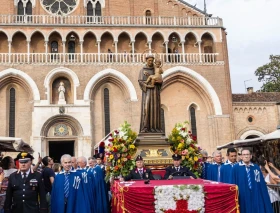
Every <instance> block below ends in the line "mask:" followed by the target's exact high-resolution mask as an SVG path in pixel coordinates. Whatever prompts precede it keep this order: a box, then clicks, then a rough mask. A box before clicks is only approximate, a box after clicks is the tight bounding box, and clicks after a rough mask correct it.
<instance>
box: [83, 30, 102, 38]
mask: <svg viewBox="0 0 280 213" xmlns="http://www.w3.org/2000/svg"><path fill="white" fill-rule="evenodd" d="M88 33H92V34H93V35H94V36H95V38H96V40H100V38H101V37H100V36H99V35H98V34H96V33H95V32H94V31H93V30H87V31H86V32H85V33H84V34H83V35H82V36H81V38H82V40H84V39H85V36H86V35H87V34H88Z"/></svg>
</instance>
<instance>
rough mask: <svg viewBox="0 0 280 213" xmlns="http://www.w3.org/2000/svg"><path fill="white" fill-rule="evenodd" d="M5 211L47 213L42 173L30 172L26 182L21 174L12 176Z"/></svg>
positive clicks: (6, 212)
mask: <svg viewBox="0 0 280 213" xmlns="http://www.w3.org/2000/svg"><path fill="white" fill-rule="evenodd" d="M31 180H32V181H35V183H32V181H31ZM30 181H31V183H30ZM36 181H37V183H36ZM62 187H63V186H62ZM39 198H40V202H39V201H38V199H39ZM39 203H40V204H39ZM4 211H5V213H10V212H13V213H39V212H47V202H46V193H45V188H44V184H43V181H42V177H41V174H40V173H38V172H34V173H31V172H30V173H29V175H28V176H27V178H26V180H25V181H24V180H23V178H22V176H21V173H20V172H19V173H17V172H15V173H13V174H11V175H10V177H9V184H8V188H7V192H6V200H5V204H4Z"/></svg>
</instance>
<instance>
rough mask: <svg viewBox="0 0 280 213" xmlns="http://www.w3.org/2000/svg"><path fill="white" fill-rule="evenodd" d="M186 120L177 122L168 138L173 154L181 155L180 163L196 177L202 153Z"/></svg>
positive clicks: (199, 172) (199, 168) (198, 172)
mask: <svg viewBox="0 0 280 213" xmlns="http://www.w3.org/2000/svg"><path fill="white" fill-rule="evenodd" d="M187 126H188V122H187V121H185V122H184V123H177V124H176V125H175V127H174V128H173V130H172V132H171V134H170V135H169V136H168V140H169V143H170V146H171V149H172V150H173V152H174V153H175V154H179V155H182V165H183V166H186V167H188V168H189V169H190V170H191V171H192V172H193V173H194V174H195V175H196V176H197V177H199V176H200V174H201V168H202V167H201V166H202V165H201V162H202V155H201V153H200V151H201V148H200V147H199V146H198V145H197V138H196V136H194V135H192V133H191V131H188V129H187Z"/></svg>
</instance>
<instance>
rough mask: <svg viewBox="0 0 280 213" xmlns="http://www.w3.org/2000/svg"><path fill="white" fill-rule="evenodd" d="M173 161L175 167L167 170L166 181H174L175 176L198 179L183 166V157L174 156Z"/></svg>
mask: <svg viewBox="0 0 280 213" xmlns="http://www.w3.org/2000/svg"><path fill="white" fill-rule="evenodd" d="M172 159H173V166H169V167H167V168H166V169H165V175H164V179H165V180H172V179H173V177H174V176H189V177H190V178H191V179H195V178H196V176H195V175H194V174H193V173H192V172H191V171H190V170H189V169H188V168H187V167H186V166H181V163H182V156H181V155H178V154H174V155H172Z"/></svg>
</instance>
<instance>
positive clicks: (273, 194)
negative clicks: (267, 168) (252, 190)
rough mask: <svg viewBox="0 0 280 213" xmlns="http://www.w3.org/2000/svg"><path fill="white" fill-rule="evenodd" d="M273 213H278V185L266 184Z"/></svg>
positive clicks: (279, 189)
mask: <svg viewBox="0 0 280 213" xmlns="http://www.w3.org/2000/svg"><path fill="white" fill-rule="evenodd" d="M267 186H268V194H269V197H270V201H271V203H272V207H273V212H274V213H280V185H274V184H267Z"/></svg>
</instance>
